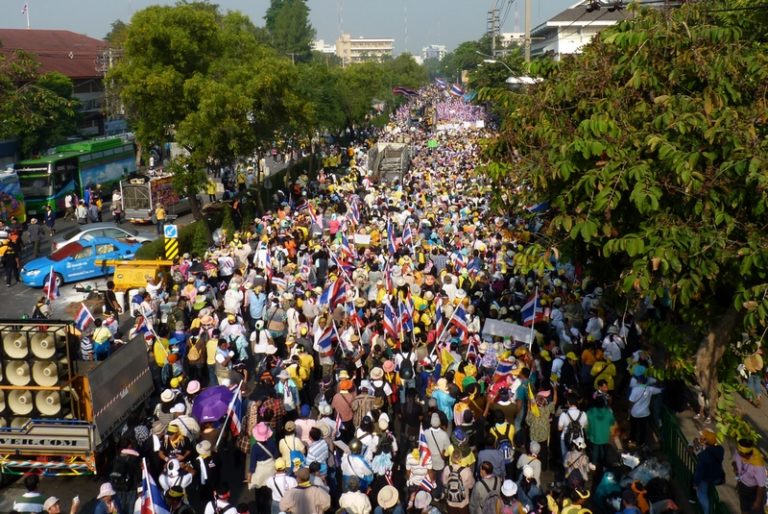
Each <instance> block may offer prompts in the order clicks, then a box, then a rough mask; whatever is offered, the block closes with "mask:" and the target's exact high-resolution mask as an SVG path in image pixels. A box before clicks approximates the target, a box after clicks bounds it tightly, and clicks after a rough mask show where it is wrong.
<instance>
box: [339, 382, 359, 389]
mask: <svg viewBox="0 0 768 514" xmlns="http://www.w3.org/2000/svg"><path fill="white" fill-rule="evenodd" d="M353 387H355V384H354V382H352V381H351V380H349V379H347V380H342V381H341V383H340V384H339V388H340V389H341V390H342V391H351V390H352V388H353Z"/></svg>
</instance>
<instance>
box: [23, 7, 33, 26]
mask: <svg viewBox="0 0 768 514" xmlns="http://www.w3.org/2000/svg"><path fill="white" fill-rule="evenodd" d="M24 14H26V15H27V30H29V29H30V28H32V27H31V26H30V24H29V2H27V3H25V4H24Z"/></svg>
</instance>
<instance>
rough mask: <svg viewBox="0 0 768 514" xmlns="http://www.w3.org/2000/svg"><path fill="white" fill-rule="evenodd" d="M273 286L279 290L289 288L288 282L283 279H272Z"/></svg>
mask: <svg viewBox="0 0 768 514" xmlns="http://www.w3.org/2000/svg"><path fill="white" fill-rule="evenodd" d="M272 285H273V286H275V287H277V288H279V289H285V288H286V287H288V282H286V281H285V279H284V278H283V277H272Z"/></svg>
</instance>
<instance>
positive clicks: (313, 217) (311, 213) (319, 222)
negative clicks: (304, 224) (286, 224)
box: [307, 204, 323, 229]
mask: <svg viewBox="0 0 768 514" xmlns="http://www.w3.org/2000/svg"><path fill="white" fill-rule="evenodd" d="M307 209H309V219H311V220H312V223H314V224H315V225H317V226H318V227H320V228H321V229H322V228H323V218H320V217H318V216H317V214H315V210H314V209H313V208H312V204H309V205H307Z"/></svg>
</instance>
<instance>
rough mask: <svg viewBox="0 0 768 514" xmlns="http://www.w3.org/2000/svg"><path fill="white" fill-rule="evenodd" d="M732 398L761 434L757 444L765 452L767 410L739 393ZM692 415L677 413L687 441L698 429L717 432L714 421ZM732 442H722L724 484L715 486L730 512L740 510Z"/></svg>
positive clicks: (767, 428) (767, 427)
mask: <svg viewBox="0 0 768 514" xmlns="http://www.w3.org/2000/svg"><path fill="white" fill-rule="evenodd" d="M734 400H735V402H736V408H737V410H738V412H740V413H741V414H742V415H743V417H744V419H745V420H746V421H747V422H749V423H751V424H752V426H753V427H754V428H755V430H756V431H757V432H758V433H759V434H760V435H761V437H762V440H761V441H760V442H758V446H760V447H761V448H762V449H763V453H765V442H766V441H768V412H767V411H766V409H765V408H757V407H755V406H753V405H752V404H751V403H749V402H748V401H747V400H745V399H744V398H743V397H742V396H741V395H737V396H736V397H735V398H734ZM693 416H694V412H693V411H690V410H686V411H684V412H681V413H679V414H678V415H677V419H678V420H679V422H680V429H681V430H682V431H683V433H684V434H685V436H686V438H687V439H688V440H689V441H692V440H693V439H694V438H696V437H698V434H699V431H701V430H702V429H703V428H711V429H712V430H714V431H715V432H719V431H718V429H717V426H716V424H715V422H714V421H713V422H710V423H705V422H704V420H703V419H694V417H693ZM734 443H735V442H734V441H726V442H725V443H724V444H723V447H724V448H725V458H724V459H723V469H724V470H725V484H723V485H721V486H718V487H717V493H718V494H719V495H720V501H721V502H722V503H723V505H724V506H725V507H727V508H728V510H729V511H730V512H740V509H739V497H738V494H737V493H736V476H735V475H734V473H733V467H732V466H731V458H732V455H733V448H734Z"/></svg>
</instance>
